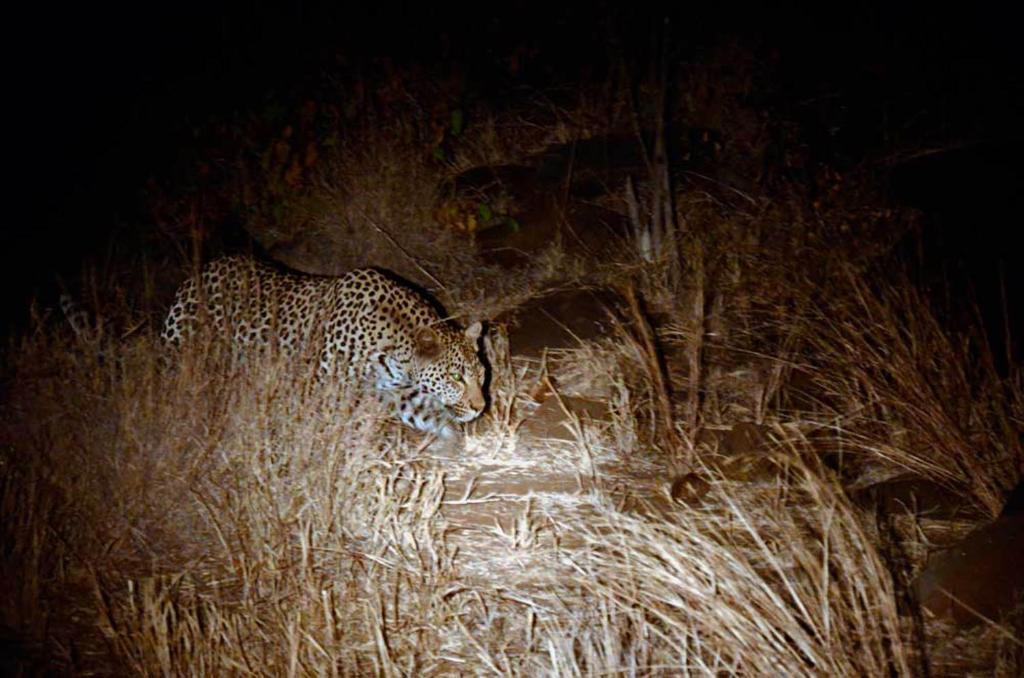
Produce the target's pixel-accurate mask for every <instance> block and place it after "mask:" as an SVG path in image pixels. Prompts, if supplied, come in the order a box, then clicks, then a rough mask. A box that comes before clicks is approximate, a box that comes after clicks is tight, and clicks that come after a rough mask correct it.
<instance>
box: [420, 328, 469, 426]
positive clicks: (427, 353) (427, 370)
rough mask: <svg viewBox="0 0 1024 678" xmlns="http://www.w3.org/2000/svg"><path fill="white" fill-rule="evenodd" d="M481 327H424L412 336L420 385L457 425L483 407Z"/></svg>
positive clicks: (467, 419)
mask: <svg viewBox="0 0 1024 678" xmlns="http://www.w3.org/2000/svg"><path fill="white" fill-rule="evenodd" d="M482 332H483V326H482V325H481V324H480V323H479V322H475V323H473V324H472V325H470V326H469V327H467V328H466V329H465V330H463V331H461V332H459V331H458V330H455V329H452V328H449V327H424V328H421V329H420V330H419V331H417V333H416V336H415V356H416V361H417V362H418V363H419V386H420V387H421V389H422V390H423V391H425V392H427V393H430V394H431V395H432V396H433V397H434V398H436V399H437V400H438V402H439V403H440V404H441V405H443V406H444V407H445V408H446V409H447V410H448V411H449V412H450V413H451V415H452V418H453V419H454V420H455V421H458V422H460V423H462V422H467V421H472V420H473V419H476V418H477V417H479V416H480V414H481V413H482V412H483V411H484V408H485V407H486V404H487V403H486V400H485V398H484V391H483V384H484V365H483V363H482V362H481V361H480V355H479V342H480V336H481V334H482Z"/></svg>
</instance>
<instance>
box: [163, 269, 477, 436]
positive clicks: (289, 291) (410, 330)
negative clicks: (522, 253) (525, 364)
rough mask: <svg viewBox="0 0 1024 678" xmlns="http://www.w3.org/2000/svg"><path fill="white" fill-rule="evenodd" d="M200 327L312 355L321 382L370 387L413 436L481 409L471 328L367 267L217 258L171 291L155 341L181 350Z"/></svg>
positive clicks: (241, 341) (440, 429) (241, 343)
mask: <svg viewBox="0 0 1024 678" xmlns="http://www.w3.org/2000/svg"><path fill="white" fill-rule="evenodd" d="M202 322H205V323H209V324H210V325H211V326H212V327H213V328H214V329H215V331H217V332H218V333H223V334H225V335H228V336H230V337H231V339H232V341H233V344H234V345H235V346H238V347H249V346H254V345H255V346H258V347H273V348H276V349H278V350H281V351H283V352H284V353H286V354H295V353H298V352H300V351H306V350H310V349H311V348H312V349H313V350H314V351H315V352H316V354H317V355H318V356H319V373H320V376H321V377H322V378H341V379H347V380H350V381H352V380H359V381H362V382H364V383H369V384H371V385H372V386H373V387H374V388H375V389H376V390H377V391H378V392H380V393H381V394H382V395H384V396H385V397H386V398H387V399H388V400H389V401H390V402H391V404H392V405H393V406H394V408H395V410H396V413H397V415H398V416H399V417H400V418H401V420H402V421H403V422H405V423H406V424H408V425H409V426H412V427H414V428H417V429H420V430H422V431H428V432H433V433H439V434H442V435H449V434H451V433H453V432H454V428H455V426H457V425H458V424H460V423H464V422H467V421H471V420H473V419H475V418H476V417H478V416H479V415H480V413H481V412H482V411H483V409H484V406H485V400H484V395H483V388H482V387H483V381H484V367H483V364H482V363H481V361H480V358H479V354H478V341H479V339H480V334H481V330H482V328H481V325H480V323H479V322H476V323H473V324H472V325H470V326H469V327H468V328H467V329H465V330H459V329H457V328H455V327H453V326H451V325H449V324H448V323H446V322H444V321H443V320H442V319H441V317H440V316H439V315H438V313H437V312H436V311H435V309H434V307H433V306H432V305H431V304H430V303H428V302H427V301H426V299H424V298H423V297H422V296H420V295H419V294H418V293H417V292H415V291H414V290H412V289H410V288H409V287H406V286H404V285H402V284H400V283H398V282H396V281H394V280H393V279H391V278H390V277H388V276H387V275H385V274H384V273H382V272H380V271H377V270H375V269H369V268H365V269H359V270H356V271H352V272H350V273H347V274H345V275H343V276H341V277H337V278H335V277H325V276H312V275H305V274H300V273H294V272H289V271H283V270H279V269H277V268H274V267H271V266H268V265H266V264H263V263H261V262H258V261H256V260H254V259H250V258H246V257H224V258H222V259H217V260H215V261H212V262H210V263H209V264H207V265H206V266H205V267H204V268H203V270H202V271H201V272H200V274H199V275H198V276H194V277H192V278H189V279H188V280H186V281H185V282H184V283H183V284H182V286H181V287H180V288H179V289H178V293H177V296H176V297H175V300H174V304H173V305H172V306H171V310H170V312H169V313H168V314H167V320H166V322H165V323H164V331H163V338H164V340H165V341H166V342H167V343H169V344H172V345H180V344H181V343H182V342H183V341H185V340H187V339H188V337H189V336H192V335H193V334H195V331H196V329H197V327H198V325H199V323H202Z"/></svg>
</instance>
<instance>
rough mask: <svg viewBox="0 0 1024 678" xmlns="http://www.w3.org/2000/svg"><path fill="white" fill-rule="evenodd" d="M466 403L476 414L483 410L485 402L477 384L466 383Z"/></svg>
mask: <svg viewBox="0 0 1024 678" xmlns="http://www.w3.org/2000/svg"><path fill="white" fill-rule="evenodd" d="M466 403H467V404H468V405H469V407H470V408H471V409H472V410H473V411H474V412H475V413H476V414H480V413H481V412H483V411H484V407H485V406H486V404H487V403H486V401H485V400H484V392H483V391H482V390H481V389H480V386H479V385H477V384H467V385H466Z"/></svg>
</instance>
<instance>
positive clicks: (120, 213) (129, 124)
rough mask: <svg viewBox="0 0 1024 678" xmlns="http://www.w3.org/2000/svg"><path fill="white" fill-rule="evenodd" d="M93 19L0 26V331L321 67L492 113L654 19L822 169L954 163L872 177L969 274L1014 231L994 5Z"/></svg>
mask: <svg viewBox="0 0 1024 678" xmlns="http://www.w3.org/2000/svg"><path fill="white" fill-rule="evenodd" d="M101 4H102V3H95V4H94V3H75V4H67V5H66V6H60V5H59V4H50V5H41V4H39V5H35V6H33V7H31V8H29V7H21V8H20V9H17V10H14V11H13V13H12V11H11V10H7V16H6V18H5V21H4V23H5V24H6V29H7V30H6V31H5V33H7V34H8V35H9V36H10V37H8V38H5V43H6V44H5V50H6V51H7V52H8V53H7V54H6V55H5V59H4V62H5V64H6V67H7V70H8V74H7V77H6V78H5V82H6V85H7V86H6V90H7V96H6V97H5V100H6V104H5V108H6V109H7V114H8V115H9V116H11V118H10V122H9V123H8V125H7V126H6V132H7V140H6V141H7V144H8V147H9V148H12V149H13V153H9V154H8V155H7V158H8V173H9V174H13V176H14V179H13V184H12V183H11V180H10V179H9V180H8V186H9V190H10V191H11V192H10V194H9V195H10V199H9V200H8V201H7V204H8V213H7V219H6V224H5V227H4V229H3V236H2V237H3V241H2V250H3V253H4V261H3V264H4V288H5V290H6V292H7V294H6V301H5V304H4V308H3V311H4V316H5V318H7V317H9V316H10V315H11V314H12V313H16V312H18V310H19V309H20V308H21V307H23V305H24V301H25V299H26V297H27V296H28V295H29V294H31V293H32V292H34V291H37V290H38V291H40V293H42V294H44V295H45V294H46V293H47V292H46V290H48V289H49V288H50V286H51V285H52V281H53V279H54V275H55V274H56V273H60V274H62V275H65V276H73V275H74V272H75V271H76V270H77V267H78V261H79V260H80V259H81V258H82V257H83V256H84V255H89V254H94V253H95V252H97V251H101V250H102V248H103V247H104V246H105V243H107V242H108V241H109V239H110V238H111V237H115V238H117V237H119V236H118V234H119V233H121V232H125V231H126V230H127V231H132V230H133V229H140V228H145V225H144V223H143V222H144V215H143V214H142V213H141V211H140V209H139V194H140V191H141V187H142V186H143V185H144V183H145V181H146V180H147V179H148V178H150V177H152V176H160V175H161V174H162V173H165V172H166V171H167V168H168V167H170V166H172V165H173V164H174V163H175V162H176V160H177V158H178V157H179V155H180V154H181V153H182V149H185V148H187V147H188V142H189V138H190V136H189V135H190V131H191V130H192V129H193V128H194V127H195V126H198V125H201V124H202V123H203V122H204V121H206V120H208V119H209V118H210V117H211V116H214V115H225V114H229V113H230V112H231V111H237V110H245V109H246V108H251V107H253V106H256V105H259V103H260V102H261V101H264V100H266V98H267V97H268V96H273V93H280V92H287V91H291V90H294V89H296V88H301V84H302V83H303V82H304V81H307V80H308V79H309V78H311V77H314V76H315V75H316V74H318V73H323V72H324V71H325V69H327V68H336V67H337V64H338V63H339V61H338V57H339V55H343V56H344V58H345V60H346V63H359V62H360V61H361V60H363V61H369V60H372V59H374V58H379V57H388V58H390V59H391V60H392V61H394V62H395V63H396V64H399V65H403V64H405V65H408V64H419V65H422V66H426V67H429V68H438V69H442V70H443V69H449V70H450V69H459V70H461V71H462V72H464V73H465V75H466V77H467V80H468V81H469V83H470V85H469V86H470V87H475V88H476V89H477V91H479V92H481V93H484V94H483V95H484V96H495V97H500V96H501V95H502V93H507V92H512V91H516V90H517V88H518V89H520V90H521V89H523V88H544V87H550V86H552V85H556V84H560V83H572V82H573V81H574V79H577V78H579V77H581V74H584V76H583V77H589V78H600V77H602V73H603V72H604V69H606V68H607V66H608V63H609V62H610V60H611V59H612V57H622V58H624V59H626V60H627V61H629V62H631V63H633V64H636V65H642V64H645V63H647V62H648V61H649V57H650V51H651V49H652V44H653V39H652V36H655V35H656V34H657V32H658V30H659V27H660V26H662V25H663V23H664V20H665V19H668V20H669V25H670V31H671V43H670V44H671V47H672V51H673V54H674V55H675V57H676V58H678V59H699V58H700V54H701V53H702V50H704V49H706V48H708V47H709V46H711V45H714V44H716V43H718V42H719V41H721V40H724V39H728V38H735V39H738V40H740V41H742V42H743V44H746V45H749V46H751V47H752V49H754V50H755V52H756V53H757V54H758V55H759V57H761V58H763V59H764V60H765V63H766V64H769V63H770V65H771V69H772V72H773V78H774V84H775V90H774V93H773V98H772V100H771V101H768V102H764V104H765V107H766V109H768V110H771V111H773V112H775V114H777V115H782V116H787V117H791V118H793V119H794V120H797V121H798V122H799V123H800V124H802V125H804V128H805V133H806V135H807V138H808V139H810V140H812V142H814V140H815V139H818V140H819V141H818V142H817V143H820V147H821V148H820V150H821V153H822V155H823V156H826V157H825V159H827V160H834V161H835V162H839V163H847V164H853V163H856V162H859V161H863V160H864V159H866V158H871V157H873V156H872V154H874V153H876V152H878V151H879V149H880V148H881V137H882V133H883V129H882V128H883V126H884V125H894V124H896V125H902V126H903V127H902V128H901V129H904V130H905V131H906V133H907V134H908V135H915V134H916V135H918V136H919V137H920V138H921V140H922V142H923V141H926V140H930V142H931V143H933V144H934V145H935V146H936V147H942V146H949V147H950V149H953V147H956V150H949V151H946V152H943V153H941V154H938V155H936V156H935V157H933V158H930V159H929V160H928V161H927V162H920V163H917V164H914V165H912V166H907V167H901V168H899V169H897V170H896V171H895V172H892V173H889V174H888V175H887V176H885V177H884V179H885V180H886V181H888V182H889V185H890V186H891V188H892V190H893V191H894V196H895V198H896V199H897V200H901V201H904V202H906V203H908V204H913V205H915V206H919V207H924V208H926V209H928V210H930V214H932V217H933V221H934V222H935V223H937V224H942V225H943V228H944V231H943V233H944V236H943V237H944V238H945V239H947V240H950V241H951V242H953V243H960V240H959V238H960V236H961V235H965V236H968V235H969V237H968V238H967V239H968V240H969V242H970V243H971V245H972V252H974V250H976V252H974V253H973V254H972V255H971V256H973V257H974V260H973V263H971V264H970V266H971V267H972V268H979V267H980V268H985V266H986V263H985V262H986V261H987V260H989V259H991V261H993V262H994V261H995V260H996V259H997V258H998V257H1000V256H1002V257H1003V258H1006V256H1007V252H1008V251H1009V250H1008V245H1007V243H1008V242H1009V238H1010V237H1011V236H1012V234H1013V232H1014V231H1016V230H1017V229H1019V228H1020V217H1019V214H1020V208H1021V207H1022V205H1021V197H1020V196H1021V195H1024V191H1021V188H1022V175H1021V171H1020V170H1019V169H1018V166H1019V164H1020V160H1019V159H1020V157H1021V151H1022V150H1024V145H1022V143H1021V138H1022V134H1021V131H1020V121H1021V112H1022V110H1024V106H1022V101H1024V99H1022V83H1021V71H1020V66H1021V65H1022V64H1021V61H1022V59H1021V49H1020V46H1019V45H1020V42H1019V40H1020V38H1019V36H1018V35H1017V34H1016V33H1017V31H1019V24H1018V23H1017V22H1016V21H1013V20H1012V18H1011V17H1010V16H1009V15H1008V14H1007V10H1005V9H1001V8H996V6H993V7H991V8H979V7H977V6H976V5H974V4H972V5H970V6H966V5H962V6H960V7H958V8H956V9H955V10H953V9H949V10H939V9H937V8H936V7H935V5H933V4H927V5H925V4H921V5H901V6H900V8H897V9H894V8H892V7H890V6H889V4H890V3H882V4H880V5H876V6H865V5H864V3H850V4H849V5H848V6H846V7H841V6H838V5H836V6H832V5H833V3H807V4H808V6H810V7H813V8H814V9H813V10H808V9H807V8H806V7H803V6H801V5H799V4H794V3H782V4H772V5H771V6H768V5H767V4H758V5H750V4H737V5H729V6H728V7H719V8H718V9H708V8H704V7H700V8H698V7H695V6H691V5H690V3H686V6H677V7H675V8H674V9H665V8H662V7H656V6H654V5H648V6H645V5H643V3H596V4H595V3H585V4H583V3H581V4H577V5H573V4H559V3H522V2H505V3H501V5H500V6H497V5H494V6H492V3H476V4H475V5H474V6H472V7H469V8H466V9H461V8H460V9H455V8H452V7H448V8H438V7H437V6H436V5H433V4H428V3H421V4H417V5H414V6H410V7H405V8H403V7H402V6H401V5H400V4H399V5H395V4H388V5H386V7H387V9H383V7H385V5H383V4H381V3H369V5H370V7H366V6H365V5H364V6H362V7H353V6H346V5H344V4H335V5H320V4H316V3H306V2H296V3H276V4H271V3H264V2H253V3H218V2H210V3H197V2H174V3H162V4H157V3H132V4H122V3H111V4H109V5H107V6H100V5H101ZM682 4H683V3H680V5H682ZM715 4H716V5H717V3H715ZM826 4H827V5H829V6H830V7H829V8H828V9H825V8H823V7H822V5H826ZM524 41H526V42H530V44H532V45H534V46H536V47H537V54H538V56H537V57H536V58H535V60H534V61H533V62H532V63H531V64H529V66H528V68H526V69H524V71H523V72H522V73H520V74H518V75H517V76H516V80H515V81H512V79H510V76H509V75H508V73H507V71H504V70H503V69H501V68H500V67H499V64H500V63H501V62H502V58H503V56H504V55H506V54H507V53H509V52H510V51H511V50H512V49H514V48H515V47H516V46H517V45H520V44H522V43H524ZM638 67H639V66H638ZM820 97H831V98H832V99H833V100H834V101H835V102H836V105H837V106H838V107H839V109H840V110H841V111H842V116H841V121H842V127H841V130H840V132H839V134H838V135H837V134H833V133H827V132H826V131H825V130H823V129H816V125H817V126H818V127H821V126H822V125H821V122H820V121H818V120H815V119H814V115H815V113H813V112H812V108H813V107H807V106H806V105H803V104H804V102H806V101H807V100H809V99H816V98H820ZM815 110H817V109H815ZM11 206H13V210H11V209H10V207H11ZM961 245H962V243H960V244H956V245H954V248H953V249H954V250H960V249H963V248H962V247H961ZM979 262H980V263H979ZM1011 263H1013V262H1011Z"/></svg>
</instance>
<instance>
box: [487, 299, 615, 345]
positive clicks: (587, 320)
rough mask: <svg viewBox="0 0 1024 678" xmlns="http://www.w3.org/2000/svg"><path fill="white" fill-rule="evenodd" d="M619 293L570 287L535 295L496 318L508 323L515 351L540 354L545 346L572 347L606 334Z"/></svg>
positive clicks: (510, 341)
mask: <svg viewBox="0 0 1024 678" xmlns="http://www.w3.org/2000/svg"><path fill="white" fill-rule="evenodd" d="M617 302H618V295H616V294H614V293H613V292H610V291H608V290H567V291H564V292H556V293H555V294H551V295H548V296H546V297H540V298H538V299H533V300H531V301H529V302H527V303H526V304H523V305H522V306H520V307H519V308H517V309H515V310H513V311H510V312H508V313H503V314H502V315H500V316H498V318H496V319H495V321H496V322H499V323H506V324H508V325H509V326H510V327H511V329H510V330H509V334H508V340H509V347H510V348H511V350H512V352H513V353H514V354H515V355H523V356H527V357H538V356H540V355H541V354H542V353H543V352H544V349H545V348H571V347H573V346H576V345H578V343H579V340H581V339H595V338H597V337H602V336H605V335H606V334H607V333H608V331H609V329H608V309H609V308H611V307H614V305H615V304H617Z"/></svg>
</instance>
